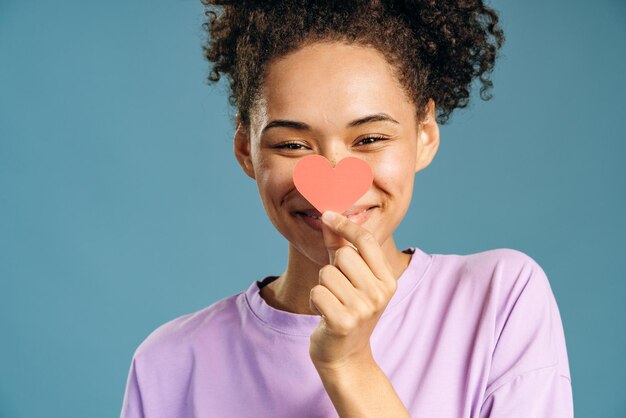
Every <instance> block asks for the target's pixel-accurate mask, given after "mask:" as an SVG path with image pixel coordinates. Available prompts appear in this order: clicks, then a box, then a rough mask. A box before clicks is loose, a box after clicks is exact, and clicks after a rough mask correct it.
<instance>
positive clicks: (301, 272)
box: [261, 236, 411, 315]
mask: <svg viewBox="0 0 626 418" xmlns="http://www.w3.org/2000/svg"><path fill="white" fill-rule="evenodd" d="M381 248H382V250H383V253H384V254H385V256H386V257H387V260H388V261H389V264H390V265H391V266H392V270H393V274H394V276H395V277H396V280H397V279H399V278H400V276H401V275H402V273H403V272H404V270H405V269H406V268H407V266H408V265H409V261H410V260H411V255H410V254H406V253H403V252H402V251H400V250H398V248H397V247H396V244H395V242H394V240H393V236H391V237H389V238H388V239H387V241H385V243H384V244H383V245H382V246H381ZM312 258H315V257H308V256H306V255H304V254H302V252H300V251H299V250H298V249H297V248H295V247H294V246H293V245H292V244H291V243H289V258H288V262H287V268H286V269H285V272H284V273H283V274H282V275H281V276H280V277H279V278H277V279H276V280H274V281H272V282H271V283H269V284H268V285H266V286H264V287H262V288H261V297H262V298H263V299H264V300H265V301H266V302H267V304H268V305H270V306H272V307H273V308H276V309H279V310H282V311H287V312H292V313H297V314H306V315H316V314H317V313H316V312H315V311H313V310H312V309H311V307H310V305H309V295H310V293H311V289H312V288H313V287H315V286H316V285H318V284H319V271H320V269H321V268H322V267H323V266H324V265H325V264H323V263H328V258H327V255H326V259H325V260H324V259H322V261H321V262H320V261H314V260H312Z"/></svg>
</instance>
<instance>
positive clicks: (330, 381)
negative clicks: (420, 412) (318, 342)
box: [316, 356, 411, 418]
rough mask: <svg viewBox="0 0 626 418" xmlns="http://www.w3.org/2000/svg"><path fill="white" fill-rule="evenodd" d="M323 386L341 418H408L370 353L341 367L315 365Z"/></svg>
mask: <svg viewBox="0 0 626 418" xmlns="http://www.w3.org/2000/svg"><path fill="white" fill-rule="evenodd" d="M316 369H317V372H318V373H319V375H320V377H321V379H322V383H323V384H324V388H325V389H326V392H327V393H328V396H329V397H330V399H331V401H332V402H333V405H334V406H335V409H336V410H337V412H338V413H339V416H340V417H341V418H353V417H354V418H355V417H359V418H367V417H376V418H384V417H389V418H401V417H408V418H410V417H411V416H410V415H409V412H408V411H407V410H406V408H405V407H404V405H403V404H402V401H401V400H400V398H399V397H398V394H397V393H396V391H395V390H394V388H393V386H392V385H391V382H390V381H389V379H388V378H387V376H386V375H385V373H384V372H383V371H382V369H381V368H380V367H379V366H378V364H377V363H376V361H374V359H373V358H372V357H371V356H368V357H367V358H366V359H365V360H364V361H362V362H360V363H359V364H350V365H346V366H344V367H342V368H323V367H320V366H317V365H316Z"/></svg>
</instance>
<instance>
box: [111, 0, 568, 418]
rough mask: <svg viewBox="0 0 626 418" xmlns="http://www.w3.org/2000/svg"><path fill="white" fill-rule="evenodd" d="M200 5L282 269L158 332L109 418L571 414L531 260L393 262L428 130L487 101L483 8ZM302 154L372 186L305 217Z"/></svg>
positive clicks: (495, 32)
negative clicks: (350, 200) (338, 207)
mask: <svg viewBox="0 0 626 418" xmlns="http://www.w3.org/2000/svg"><path fill="white" fill-rule="evenodd" d="M204 4H205V6H207V8H208V9H207V16H210V19H209V21H208V22H207V23H206V24H205V28H206V29H207V30H208V31H209V33H210V38H209V40H208V42H207V44H206V45H205V48H204V51H205V56H206V57H207V58H208V60H209V61H211V62H212V63H213V64H214V66H213V70H212V72H211V74H210V76H209V80H210V81H212V82H216V81H218V80H219V79H220V73H222V74H224V75H226V76H227V77H228V79H229V81H230V87H231V96H230V101H231V103H232V104H234V105H235V106H236V107H237V109H238V113H237V120H236V126H237V129H236V133H235V138H234V153H235V157H236V158H237V161H238V162H239V164H240V165H241V167H242V169H243V171H244V172H245V174H247V175H248V176H249V177H251V178H252V179H254V180H255V181H256V183H257V186H258V189H259V195H260V197H261V200H262V202H263V205H264V207H265V210H266V212H267V214H268V216H269V218H270V220H271V221H272V224H273V225H274V226H275V227H276V229H278V231H279V232H280V233H281V234H282V235H283V236H284V237H285V238H286V239H287V241H288V242H289V254H288V263H287V266H286V269H285V270H284V272H283V273H282V274H281V275H280V276H266V277H265V278H263V279H262V280H255V281H253V282H252V284H251V285H250V286H249V287H248V289H247V290H245V291H243V292H241V293H239V294H237V295H233V296H231V297H228V298H225V299H222V300H220V301H218V302H216V303H214V304H212V305H210V306H208V307H206V308H204V309H202V310H200V311H198V312H194V313H191V314H188V315H185V316H182V317H179V318H176V319H174V320H172V321H170V322H168V323H166V324H163V325H162V326H160V327H159V328H157V329H156V330H155V331H154V332H152V333H151V334H150V335H149V336H148V337H147V338H146V340H145V341H143V342H142V344H141V345H140V346H139V347H138V348H137V350H136V352H135V354H134V356H133V359H132V362H131V368H130V372H129V376H128V382H127V386H126V394H125V397H124V404H123V408H122V417H126V418H130V417H333V416H341V417H353V416H354V417H356V416H358V417H403V416H406V417H409V416H414V417H429V418H432V417H476V418H479V417H481V418H482V417H520V418H521V417H524V418H528V417H571V416H573V405H572V392H571V383H570V373H569V365H568V358H567V351H566V345H565V338H564V335H563V328H562V323H561V318H560V315H559V310H558V307H557V304H556V301H555V299H554V296H553V294H552V291H551V288H550V285H549V282H548V279H547V277H546V275H545V273H544V271H543V270H542V268H541V267H540V266H539V265H538V264H537V263H536V262H535V261H534V260H533V259H532V258H531V257H530V256H528V255H526V254H525V253H522V252H520V251H517V250H513V249H506V248H501V249H494V250H489V251H484V252H481V253H476V254H470V255H455V254H447V255H444V254H427V253H426V252H424V251H422V250H420V249H419V248H417V247H410V248H407V249H404V250H402V251H400V250H399V249H398V248H397V247H396V245H395V243H394V239H393V236H392V234H393V232H394V231H395V229H396V228H397V226H398V225H399V224H400V222H401V221H402V218H403V217H404V215H405V213H406V211H407V209H408V207H409V204H410V201H411V197H412V193H413V178H414V175H415V173H417V172H419V171H420V170H422V169H424V168H426V167H427V166H428V165H429V164H430V162H431V161H432V159H433V158H434V156H435V154H436V152H437V148H438V145H439V128H438V123H446V122H447V120H448V118H449V115H450V113H451V112H452V110H454V109H455V108H457V107H465V106H466V105H467V101H468V97H469V89H470V85H471V82H472V80H473V79H475V78H476V77H479V79H480V81H481V83H482V85H483V86H482V89H481V94H482V93H485V92H486V91H487V90H488V89H489V87H491V82H490V81H489V80H488V79H487V78H486V75H487V73H489V72H491V71H492V70H493V66H494V63H495V58H496V53H497V50H498V48H500V47H501V45H502V42H503V40H504V36H503V33H502V31H501V29H500V28H499V27H498V26H497V23H498V17H497V15H496V13H495V11H494V10H492V9H490V8H488V7H486V6H485V5H483V3H482V2H481V1H478V0H477V1H456V2H455V1H437V2H435V1H428V0H422V1H385V2H381V1H306V0H300V1H278V2H254V1H252V2H251V1H244V2H242V1H232V2H226V1H223V2H217V1H208V0H205V3H204ZM217 4H219V5H221V6H222V7H223V9H214V5H217ZM216 11H217V12H216ZM484 98H485V97H483V99H484ZM311 155H321V156H323V157H325V158H327V159H328V160H329V162H330V163H331V165H332V166H333V167H335V166H337V164H339V162H340V161H342V160H343V159H344V158H346V157H356V158H359V159H361V160H363V161H365V162H366V163H367V164H369V166H370V167H371V170H372V174H373V181H372V184H371V186H370V188H369V189H368V190H367V192H366V193H365V194H364V195H363V196H362V197H361V198H359V199H358V201H357V202H356V203H355V204H354V205H353V206H352V207H351V208H350V209H348V210H347V211H346V212H344V213H343V214H334V215H335V217H334V219H331V218H332V216H328V215H333V213H331V212H330V211H327V212H325V213H324V218H323V219H316V218H318V217H319V215H321V214H320V213H319V212H317V211H316V210H315V208H314V207H313V206H312V205H311V203H310V202H308V201H307V200H306V199H305V198H304V197H303V195H302V194H301V193H300V192H299V191H298V189H297V188H296V187H295V186H294V179H293V171H294V167H295V165H296V163H297V162H298V161H299V160H301V159H302V158H304V157H307V156H311Z"/></svg>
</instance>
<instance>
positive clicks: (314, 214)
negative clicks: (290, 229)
mask: <svg viewBox="0 0 626 418" xmlns="http://www.w3.org/2000/svg"><path fill="white" fill-rule="evenodd" d="M375 207H376V205H355V206H352V207H350V208H349V209H347V210H346V211H344V212H343V213H342V215H343V216H351V215H355V214H357V213H359V212H363V211H364V210H367V209H372V208H375ZM293 213H294V214H300V215H306V216H311V217H313V218H319V217H321V216H322V214H321V213H320V211H319V210H317V209H311V208H305V209H297V210H295V211H294V212H293Z"/></svg>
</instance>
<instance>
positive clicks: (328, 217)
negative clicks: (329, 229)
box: [322, 210, 337, 223]
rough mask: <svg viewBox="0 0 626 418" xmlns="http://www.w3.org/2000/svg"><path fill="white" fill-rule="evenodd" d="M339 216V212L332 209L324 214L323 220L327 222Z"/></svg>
mask: <svg viewBox="0 0 626 418" xmlns="http://www.w3.org/2000/svg"><path fill="white" fill-rule="evenodd" d="M336 217H337V214H336V213H335V212H333V211H331V210H327V211H325V212H324V213H323V214H322V220H324V221H326V223H330V222H332V221H333V220H334V219H335V218H336Z"/></svg>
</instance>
